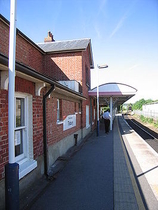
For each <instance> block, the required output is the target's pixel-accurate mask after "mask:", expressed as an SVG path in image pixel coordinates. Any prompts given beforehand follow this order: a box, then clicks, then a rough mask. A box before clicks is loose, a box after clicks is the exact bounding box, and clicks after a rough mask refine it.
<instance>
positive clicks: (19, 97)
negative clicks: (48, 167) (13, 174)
mask: <svg viewBox="0 0 158 210" xmlns="http://www.w3.org/2000/svg"><path fill="white" fill-rule="evenodd" d="M14 112H15V115H14V116H15V118H14V142H15V161H16V162H17V163H18V164H19V179H21V178H22V177H24V176H25V175H26V174H28V173H29V172H30V171H32V170H33V169H34V168H36V167H37V161H35V160H33V119H32V115H33V114H32V96H30V95H27V94H21V93H16V94H15V111H14Z"/></svg>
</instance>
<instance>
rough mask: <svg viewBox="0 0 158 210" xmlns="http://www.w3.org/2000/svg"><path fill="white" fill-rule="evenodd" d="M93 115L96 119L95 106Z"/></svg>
mask: <svg viewBox="0 0 158 210" xmlns="http://www.w3.org/2000/svg"><path fill="white" fill-rule="evenodd" d="M93 115H94V120H95V108H94V113H93Z"/></svg>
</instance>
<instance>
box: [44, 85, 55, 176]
mask: <svg viewBox="0 0 158 210" xmlns="http://www.w3.org/2000/svg"><path fill="white" fill-rule="evenodd" d="M54 89H55V87H54V85H52V87H51V88H50V89H49V91H48V92H47V93H46V94H45V95H44V96H43V150H44V174H45V175H46V177H48V149H47V148H48V146H47V119H46V100H47V97H48V96H49V95H50V94H51V92H52V91H53V90H54Z"/></svg>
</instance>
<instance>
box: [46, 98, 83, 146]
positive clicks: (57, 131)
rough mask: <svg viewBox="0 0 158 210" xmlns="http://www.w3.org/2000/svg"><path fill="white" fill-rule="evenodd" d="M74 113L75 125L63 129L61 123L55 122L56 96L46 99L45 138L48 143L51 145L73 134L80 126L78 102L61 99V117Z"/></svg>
mask: <svg viewBox="0 0 158 210" xmlns="http://www.w3.org/2000/svg"><path fill="white" fill-rule="evenodd" d="M75 112H77V113H78V114H76V126H75V127H73V128H71V129H68V130H66V131H63V124H57V98H52V97H51V98H50V99H47V125H48V126H47V140H48V145H52V144H54V143H56V142H58V141H60V140H61V139H63V138H65V137H66V136H68V135H70V134H73V133H74V132H76V131H78V130H79V129H80V128H81V114H79V106H78V103H77V104H76V108H75V102H70V101H65V100H62V110H61V117H62V119H64V118H66V117H67V116H68V115H73V114H74V113H75Z"/></svg>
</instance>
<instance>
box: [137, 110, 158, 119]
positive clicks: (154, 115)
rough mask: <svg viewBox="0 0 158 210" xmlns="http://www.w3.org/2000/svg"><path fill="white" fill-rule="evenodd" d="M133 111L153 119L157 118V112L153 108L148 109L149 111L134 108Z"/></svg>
mask: <svg viewBox="0 0 158 210" xmlns="http://www.w3.org/2000/svg"><path fill="white" fill-rule="evenodd" d="M134 113H135V114H137V115H143V116H144V117H148V118H153V119H154V120H158V112H157V111H155V110H150V111H140V110H134Z"/></svg>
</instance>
